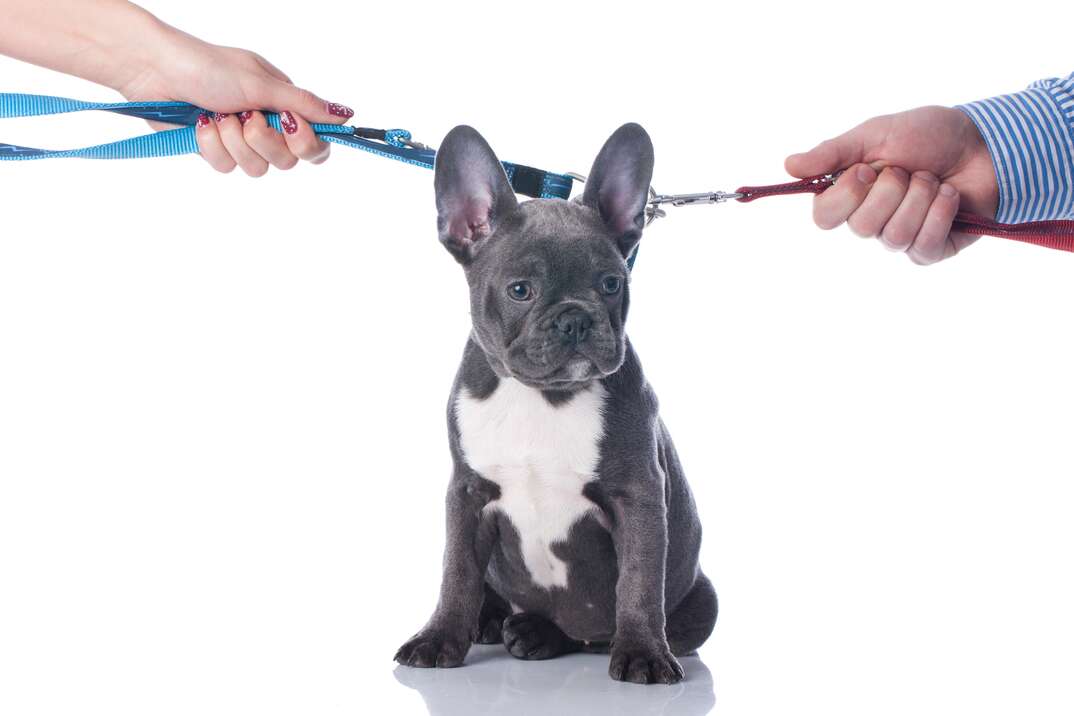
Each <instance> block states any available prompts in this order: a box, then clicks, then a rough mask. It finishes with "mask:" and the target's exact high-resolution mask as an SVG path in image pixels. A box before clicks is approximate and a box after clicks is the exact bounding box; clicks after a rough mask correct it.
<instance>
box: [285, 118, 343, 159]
mask: <svg viewBox="0 0 1074 716" xmlns="http://www.w3.org/2000/svg"><path fill="white" fill-rule="evenodd" d="M280 126H281V127H283V138H284V140H285V141H286V142H287V148H288V149H289V150H290V151H291V153H292V154H294V155H295V156H296V157H298V158H299V159H305V160H306V161H307V162H309V163H311V164H322V163H324V161H325V160H326V159H328V154H329V151H330V149H331V145H330V144H329V143H328V142H322V141H321V140H320V139H318V138H317V135H316V134H315V133H314V132H313V128H312V127H310V125H309V122H307V121H306V120H304V119H302V117H299V116H298V115H296V114H294V113H293V112H288V111H286V110H284V111H283V112H281V113H280Z"/></svg>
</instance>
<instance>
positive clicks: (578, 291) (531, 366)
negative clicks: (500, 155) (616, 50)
mask: <svg viewBox="0 0 1074 716" xmlns="http://www.w3.org/2000/svg"><path fill="white" fill-rule="evenodd" d="M652 169H653V149H652V143H651V142H650V140H649V137H648V135H647V134H646V133H645V130H643V129H642V128H641V127H639V126H638V125H636V124H628V125H624V126H623V127H621V128H620V129H619V130H617V131H616V132H615V134H613V135H612V136H611V138H610V139H609V140H608V141H607V143H606V144H605V145H604V148H603V149H602V150H601V152H600V154H599V155H598V156H597V160H596V162H595V163H594V165H593V169H592V171H591V172H590V175H589V181H587V183H586V186H585V192H584V194H583V196H582V197H581V200H580V201H571V202H568V201H563V200H559V199H536V200H533V201H528V202H525V203H522V204H519V203H518V202H517V200H516V199H515V195H514V193H513V191H512V190H511V187H510V184H509V183H508V181H507V176H506V174H505V173H504V170H503V166H502V165H501V164H500V162H499V160H498V159H496V156H495V154H493V152H492V150H491V149H490V148H489V146H488V144H487V143H486V142H485V140H484V139H483V138H482V137H481V136H480V135H479V134H478V133H477V132H475V131H474V130H473V129H471V128H469V127H456V128H455V129H454V130H452V131H451V132H450V133H449V134H448V136H447V138H446V139H445V140H444V144H443V145H442V147H441V148H440V151H439V153H438V155H437V161H436V199H437V209H438V211H439V226H440V239H441V241H442V242H443V243H444V245H445V246H446V247H447V248H448V250H449V251H451V253H452V254H453V255H454V256H455V258H456V259H457V260H458V261H459V263H461V264H462V265H463V267H464V268H465V271H466V278H467V281H468V282H469V284H470V304H471V315H472V319H473V327H474V337H475V340H476V341H477V343H478V345H479V346H480V347H481V348H482V350H483V351H484V352H485V355H486V356H487V358H488V360H489V364H490V365H491V366H492V368H493V370H495V371H496V373H497V374H499V375H500V376H503V377H513V378H517V379H518V380H520V381H522V382H523V383H525V384H527V385H530V386H532V387H535V388H540V389H544V390H573V389H576V388H580V387H582V386H584V385H585V384H587V383H588V382H589V381H591V380H594V379H596V378H600V377H602V376H606V375H610V374H611V373H614V372H615V371H616V370H618V369H619V366H620V365H621V364H622V362H623V354H624V350H625V337H624V333H623V323H624V321H625V319H626V313H627V305H628V282H629V274H628V271H627V265H626V257H627V256H629V255H630V253H631V252H632V251H633V250H634V247H635V246H636V245H637V242H638V240H639V239H640V238H641V229H642V226H643V224H644V211H645V203H646V200H647V192H648V189H649V182H650V179H651V177H652Z"/></svg>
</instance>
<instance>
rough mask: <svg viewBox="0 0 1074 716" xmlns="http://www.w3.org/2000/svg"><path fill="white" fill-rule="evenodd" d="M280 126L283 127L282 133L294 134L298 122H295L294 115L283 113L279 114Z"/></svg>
mask: <svg viewBox="0 0 1074 716" xmlns="http://www.w3.org/2000/svg"><path fill="white" fill-rule="evenodd" d="M280 126H281V127H283V131H285V132H287V133H288V134H294V133H295V132H297V131H298V122H296V121H295V115H293V114H291V113H290V112H283V113H281V114H280Z"/></svg>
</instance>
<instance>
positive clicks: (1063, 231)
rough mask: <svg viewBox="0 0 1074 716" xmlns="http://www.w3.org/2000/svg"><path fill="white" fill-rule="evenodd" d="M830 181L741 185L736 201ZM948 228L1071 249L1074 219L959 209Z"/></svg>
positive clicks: (814, 190)
mask: <svg viewBox="0 0 1074 716" xmlns="http://www.w3.org/2000/svg"><path fill="white" fill-rule="evenodd" d="M834 181H835V179H834V178H833V177H832V176H831V175H830V174H822V175H820V176H815V177H807V178H805V179H801V180H799V181H792V182H787V183H786V184H768V185H766V186H743V187H739V188H738V189H736V190H735V192H736V193H738V194H742V197H741V198H739V199H737V201H741V202H743V203H748V202H751V201H754V200H756V199H763V198H764V197H766V196H782V195H784V194H820V193H821V192H822V191H824V190H825V189H827V188H828V187H830V186H831V185H832V183H833V182H834ZM951 230H952V231H957V232H959V233H962V234H970V235H971V236H998V237H1000V238H1002V239H1013V240H1015V241H1024V242H1025V243H1027V244H1035V245H1037V246H1044V247H1046V248H1049V249H1058V250H1060V251H1072V252H1074V221H1028V222H1026V223H1024V224H1001V223H999V222H998V221H993V220H991V219H986V218H985V217H983V216H976V215H974V214H967V213H965V212H959V214H958V216H956V217H955V221H954V223H953V224H952V225H951Z"/></svg>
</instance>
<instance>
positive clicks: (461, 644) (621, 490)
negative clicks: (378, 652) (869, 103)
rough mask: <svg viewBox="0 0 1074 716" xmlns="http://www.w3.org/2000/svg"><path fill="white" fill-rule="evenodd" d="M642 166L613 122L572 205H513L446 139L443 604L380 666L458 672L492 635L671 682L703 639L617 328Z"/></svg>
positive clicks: (687, 555)
mask: <svg viewBox="0 0 1074 716" xmlns="http://www.w3.org/2000/svg"><path fill="white" fill-rule="evenodd" d="M652 171H653V146H652V142H651V141H650V139H649V136H648V134H646V132H645V130H644V129H642V128H641V127H640V126H638V125H637V124H627V125H624V126H622V127H620V128H619V129H618V130H617V131H616V132H615V133H614V134H613V135H612V136H611V137H610V138H609V139H608V141H607V142H606V143H605V145H604V147H603V149H601V151H600V154H599V155H598V156H597V158H596V161H595V163H594V164H593V168H592V170H591V171H590V173H589V180H588V181H587V182H586V184H585V192H584V194H583V196H582V197H581V198H580V200H574V201H564V200H561V199H536V200H533V201H527V202H524V203H519V202H518V201H517V200H516V198H515V194H514V192H513V191H512V190H511V186H510V184H509V183H508V180H507V176H506V174H505V172H504V168H503V165H502V164H501V163H500V161H499V160H498V159H497V158H496V155H495V154H494V153H493V152H492V149H491V148H490V147H489V145H488V144H487V143H486V142H485V140H484V139H483V138H482V137H481V135H480V134H478V133H477V132H476V131H474V130H473V129H472V128H470V127H465V126H461V127H456V128H455V129H454V130H452V131H451V132H450V133H449V134H448V136H447V137H446V138H445V140H444V143H443V146H442V147H441V148H440V151H439V154H438V156H437V159H436V177H435V187H436V205H437V209H438V212H439V219H438V224H439V230H440V241H441V242H442V243H443V244H444V246H445V247H446V248H447V250H448V251H449V252H451V254H452V255H453V256H454V257H455V259H456V260H457V261H458V262H459V263H460V264H461V265H462V267H463V269H464V271H465V274H466V279H467V282H468V283H469V286H470V304H471V313H472V318H473V330H472V332H471V334H470V339H469V341H468V343H467V345H466V348H465V350H464V352H463V357H462V365H461V366H460V368H459V371H458V374H457V377H456V379H455V385H454V387H453V388H452V391H451V399H450V401H449V404H448V411H447V413H448V414H447V418H448V421H447V422H448V434H449V440H450V445H451V454H452V457H453V458H454V474H453V476H452V478H451V482H450V484H449V486H448V493H447V545H446V549H445V554H444V570H443V580H442V584H441V587H440V599H439V602H438V604H437V606H436V610H435V611H434V612H433V615H432V617H431V618H430V619H429V621H428V623H427V624H426V625H425V626H424V627H423V628H422V630H421V631H419V632H418V633H417V634H415V635H414V637H413V638H411V639H410V640H409V641H407V642H406V643H405V644H403V646H402V647H401V648H400V649H399V651H398V652H397V653H396V655H395V659H396V661H398V662H400V663H402V664H406V665H409V666H419V667H434V666H435V667H452V666H459V665H461V664H462V663H463V659H464V658H465V656H466V653H467V651H468V650H469V648H470V644H471V642H479V643H483V644H486V643H499V642H501V641H502V642H503V644H504V645H505V646H506V647H507V650H508V651H509V652H510V653H511V654H512V655H514V656H516V657H518V658H520V659H548V658H552V657H555V656H559V655H561V654H567V653H571V652H576V651H602V652H606V651H610V652H611V665H610V668H609V673H610V675H611V677H612V678H613V679H619V680H623V681H632V682H636V683H665V684H669V683H674V682H677V681H679V680H681V679H682V678H683V676H684V674H683V670H682V667H681V666H680V665H679V662H678V661H677V660H676V658H675V656H674V655H676V654H678V655H683V654H687V653H690V652H693V651H694V650H695V649H697V648H698V647H699V646H700V645H701V644H702V643H703V642H704V641H705V639H707V638H708V636H709V634H711V633H712V629H713V627H714V625H715V622H716V611H717V604H716V593H715V591H714V590H713V588H712V584H711V583H710V582H709V580H708V579H707V578H706V577H705V575H704V574H703V573H702V572H701V569H700V567H699V565H698V550H699V548H700V544H701V524H700V522H699V520H698V516H697V511H696V508H695V505H694V500H693V497H692V495H691V493H690V488H689V486H688V485H687V483H686V477H685V476H684V475H683V470H682V466H681V465H680V464H679V460H678V457H677V456H676V454H675V447H674V446H673V445H672V442H671V436H670V435H669V434H668V431H667V428H665V427H664V424H663V422H662V421H661V420H660V417H659V415H658V413H657V400H656V395H655V394H654V392H653V389H652V388H651V387H650V386H649V384H648V382H646V380H645V377H644V376H643V375H642V370H641V364H640V363H639V362H638V357H637V355H636V354H635V353H634V350H633V348H632V347H631V345H630V342H629V341H628V340H627V338H626V334H625V333H624V330H623V324H624V321H625V320H626V315H627V307H628V304H629V294H630V283H629V279H630V276H629V272H628V270H627V264H626V259H627V257H628V256H630V254H631V252H633V250H634V248H635V247H636V246H637V243H638V241H639V239H640V238H641V233H642V228H643V226H644V219H645V206H646V201H647V192H648V190H649V182H650V179H651V177H652Z"/></svg>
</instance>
